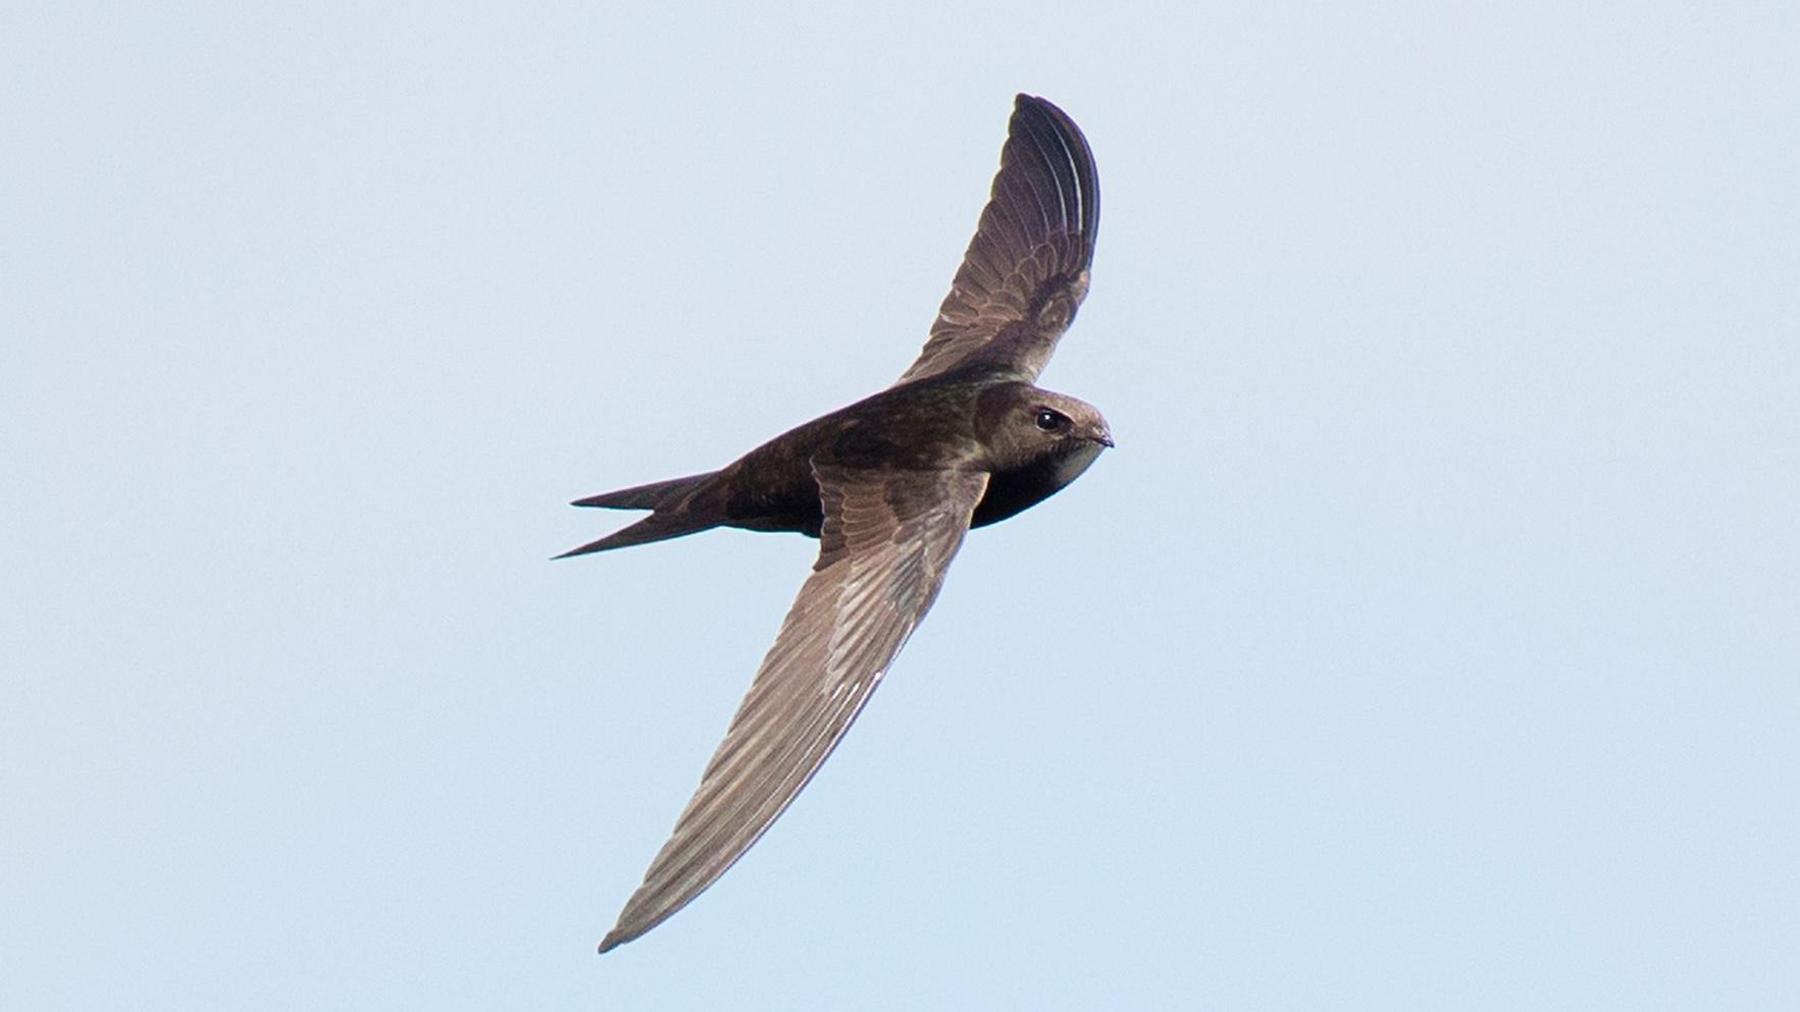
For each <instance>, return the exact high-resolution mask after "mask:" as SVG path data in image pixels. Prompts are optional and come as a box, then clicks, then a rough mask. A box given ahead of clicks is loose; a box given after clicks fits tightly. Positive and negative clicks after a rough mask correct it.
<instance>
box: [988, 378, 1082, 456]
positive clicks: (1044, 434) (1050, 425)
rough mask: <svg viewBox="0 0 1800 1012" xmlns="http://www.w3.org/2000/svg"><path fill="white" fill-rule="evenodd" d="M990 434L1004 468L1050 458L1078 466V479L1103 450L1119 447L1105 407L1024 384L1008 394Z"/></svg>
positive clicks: (990, 449) (991, 445) (991, 448)
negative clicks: (1107, 419)
mask: <svg viewBox="0 0 1800 1012" xmlns="http://www.w3.org/2000/svg"><path fill="white" fill-rule="evenodd" d="M999 408H1000V410H999V411H998V412H996V413H995V414H996V415H997V417H993V418H992V422H991V427H989V428H988V431H987V432H986V433H984V435H985V437H986V438H985V442H986V444H987V448H988V452H989V453H990V454H991V455H992V456H993V462H994V464H995V465H996V467H998V468H999V469H1002V470H1005V469H1011V468H1015V467H1022V466H1025V465H1028V464H1034V463H1039V462H1043V461H1049V460H1068V461H1070V462H1071V463H1072V464H1074V465H1075V467H1074V471H1073V473H1072V474H1070V475H1069V480H1073V478H1074V476H1075V475H1076V474H1080V473H1081V471H1082V470H1084V469H1085V468H1086V467H1087V465H1089V464H1091V463H1093V460H1094V458H1095V457H1097V456H1099V455H1100V451H1101V450H1103V449H1105V448H1107V447H1110V446H1112V445H1113V439H1112V430H1111V429H1109V428H1107V425H1106V419H1105V418H1103V417H1102V416H1101V414H1100V411H1099V409H1097V408H1095V407H1094V406H1093V405H1092V404H1089V403H1087V402H1086V401H1080V400H1076V399H1075V398H1073V397H1070V396H1068V395H1066V394H1059V393H1055V392H1053V391H1050V390H1040V389H1038V388H1037V387H1033V386H1028V385H1026V384H1020V385H1018V386H1017V387H1013V388H1012V389H1010V390H1008V391H1007V396H1006V398H1005V401H1004V403H1003V404H1001V405H999Z"/></svg>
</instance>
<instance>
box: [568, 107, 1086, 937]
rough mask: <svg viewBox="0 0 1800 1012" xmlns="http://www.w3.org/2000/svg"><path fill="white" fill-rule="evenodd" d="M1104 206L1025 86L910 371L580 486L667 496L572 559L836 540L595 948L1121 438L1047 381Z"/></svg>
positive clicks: (1059, 119) (645, 497) (696, 885)
mask: <svg viewBox="0 0 1800 1012" xmlns="http://www.w3.org/2000/svg"><path fill="white" fill-rule="evenodd" d="M1099 210H1100V191H1099V185H1098V180H1097V179H1096V177H1095V174H1094V162H1093V156H1092V154H1091V153H1090V152H1089V151H1088V147H1087V142H1086V141H1085V140H1084V139H1083V138H1082V136H1081V131H1080V130H1079V129H1077V128H1076V126H1075V124H1074V122H1073V121H1072V120H1070V119H1069V118H1068V116H1066V115H1064V114H1063V112H1062V110H1060V109H1058V108H1056V107H1055V106H1053V105H1051V104H1050V103H1049V102H1046V101H1044V100H1043V99H1040V98H1033V97H1031V96H1028V95H1020V96H1019V97H1018V100H1017V102H1016V103H1015V106H1014V110H1013V115H1012V122H1011V124H1010V127H1009V130H1008V134H1007V140H1006V146H1005V147H1004V148H1003V149H1002V150H1001V156H1000V171H999V174H998V175H996V176H995V178H994V186H993V192H992V195H991V197H990V199H989V201H988V205H987V207H986V209H985V210H983V211H982V214H981V223H980V225H979V226H978V227H977V230H976V233H975V238H974V239H973V240H972V241H971V242H970V243H969V249H968V252H967V253H966V254H965V255H964V257H963V264H962V268H961V269H960V270H958V271H957V273H956V279H955V281H954V282H953V284H952V286H951V290H950V295H949V296H948V297H947V298H946V299H945V300H944V303H943V305H942V307H941V308H940V309H939V311H938V318H937V321H936V323H934V324H933V325H932V328H931V336H930V338H929V339H928V340H927V341H926V343H925V348H924V350H923V352H922V353H921V354H920V355H919V358H918V360H917V361H916V362H914V363H913V365H912V367H911V368H909V369H908V370H907V371H906V372H905V373H904V374H903V375H902V376H901V377H900V380H899V381H898V382H897V383H896V384H895V385H894V386H891V387H889V388H888V389H886V390H883V391H882V392H880V393H877V394H875V395H873V396H871V397H868V398H865V399H863V400H861V401H858V402H856V403H855V404H852V405H850V406H849V407H846V408H842V409H840V410H838V411H834V412H832V413H830V414H828V415H825V416H823V417H821V418H817V419H814V420H813V421H810V422H807V423H806V424H804V425H802V426H800V427H798V428H796V429H793V430H791V431H789V432H786V433H783V434H782V435H780V436H777V437H775V438H774V439H772V440H770V441H769V442H767V443H764V444H763V445H761V446H759V447H757V448H756V449H754V450H751V451H750V452H749V453H747V454H745V455H744V456H743V457H741V458H739V459H738V460H737V461H735V462H734V463H732V464H730V465H728V466H726V467H725V468H723V469H721V470H718V471H713V472H709V473H707V474H698V475H692V476H690V477H687V478H676V479H673V480H670V481H661V482H655V483H653V484H649V485H640V486H637V487H635V488H628V489H622V490H620V491H617V492H608V493H604V494H601V495H596V496H591V497H589V498H586V499H580V500H577V501H576V503H575V505H577V506H601V507H607V508H611V509H648V510H652V511H653V512H652V513H651V514H650V515H649V516H647V517H644V518H643V519H641V520H639V521H638V522H637V523H634V524H632V525H630V526H628V527H625V528H623V529H622V530H619V531H617V532H615V533H613V534H611V535H608V536H607V537H604V538H601V539H600V540H598V541H594V542H591V543H589V544H586V545H583V546H582V547H580V548H576V549H574V550H572V551H569V552H566V553H564V555H563V556H558V558H563V557H566V556H571V555H584V554H587V553H590V552H598V551H604V550H607V549H611V548H622V547H625V546H627V545H636V544H643V543H645V542H650V541H660V540H663V539H665V538H673V537H679V536H681V535H683V534H692V533H694V532H696V531H703V530H707V529H710V528H713V527H721V526H723V527H741V528H746V529H749V530H757V531H797V532H800V533H803V534H806V535H809V536H812V537H816V538H818V539H819V558H818V561H817V562H815V563H814V564H813V572H812V575H811V576H810V577H808V578H807V581H806V583H805V585H804V586H802V587H801V588H800V594H799V596H798V597H797V598H795V600H794V604H793V607H792V608H791V609H790V610H789V611H788V615H787V619H786V620H785V621H784V622H783V623H782V626H781V632H780V633H779V634H778V635H777V636H776V638H775V645H774V646H773V647H771V648H770V649H769V653H768V656H766V657H764V658H763V662H762V667H761V668H760V669H758V671H757V673H756V678H755V680H754V681H753V682H752V683H751V686H750V692H749V694H748V695H746V696H745V697H744V701H743V703H742V704H741V705H740V706H739V708H738V712H737V715H736V716H734V717H733V718H732V721H731V727H730V729H729V730H727V732H726V734H725V740H724V742H723V743H721V744H720V746H719V749H718V751H717V752H716V753H714V755H713V758H712V761H711V762H710V763H708V764H707V767H706V773H705V774H704V775H703V776H702V777H701V780H700V787H699V789H698V790H697V791H695V793H694V796H693V798H692V799H691V800H690V801H689V802H688V806H687V808H686V810H684V811H683V812H682V813H681V817H680V818H679V819H677V820H676V823H675V830H674V833H673V834H672V835H671V836H670V838H669V841H668V843H667V844H665V845H664V846H663V849H662V851H661V852H660V853H658V854H657V855H656V858H655V860H653V861H652V862H651V864H650V870H649V871H648V872H647V873H646V874H645V876H644V882H643V884H642V885H641V886H639V887H638V890H637V891H636V892H635V893H634V894H633V895H632V897H631V899H630V900H629V901H628V902H627V903H626V905H625V909H624V911H623V912H622V913H621V914H620V915H619V921H618V924H617V925H616V926H615V927H614V928H613V930H612V931H611V932H610V933H608V934H607V936H606V938H605V939H604V940H603V941H602V942H601V943H600V951H602V952H605V951H606V950H608V949H611V948H613V947H614V946H617V945H620V944H623V943H625V942H628V941H630V940H632V939H633V938H636V937H638V936H639V935H642V934H643V933H644V932H646V931H649V930H650V929H651V928H653V927H655V926H656V925H657V924H660V923H661V922H662V921H663V920H665V919H666V918H668V917H669V916H670V915H671V914H673V913H674V912H675V911H677V910H679V909H681V907H682V906H684V905H686V904H687V903H688V901H690V900H692V899H693V898H694V897H695V896H697V895H699V893H700V892H701V891H702V890H704V889H705V888H706V887H707V886H709V885H711V884H712V883H713V882H714V881H716V880H717V879H718V877H719V876H720V875H722V874H724V872H725V870H726V869H727V868H729V867H730V866H731V864H732V863H733V862H734V861H736V860H737V859H738V858H739V857H741V856H742V855H743V853H744V852H745V851H746V850H748V849H749V848H750V846H751V845H752V844H754V843H755V842H756V840H757V838H758V837H760V836H761V835H762V834H763V832H764V831H765V830H767V829H768V828H769V826H770V824H771V823H773V822H774V821H775V819H776V818H777V817H778V816H779V815H780V814H781V813H782V811H783V810H784V809H786V808H787V806H788V804H789V803H790V802H792V801H793V799H794V797H795V796H796V795H798V794H799V793H800V789H801V788H803V787H804V786H806V783H807V781H808V780H810V779H811V778H812V776H813V774H814V773H816V772H817V771H818V769H819V766H820V765H821V764H822V763H823V762H824V761H825V757H826V756H828V755H830V754H831V750H832V749H833V748H834V747H835V746H836V745H837V743H838V740H839V739H841V738H842V737H843V735H844V732H845V731H846V730H848V729H849V727H850V724H851V722H852V721H854V720H855V719H856V715H857V713H858V712H860V711H861V709H862V707H863V704H864V703H866V702H867V701H868V698H869V694H870V693H872V692H873V691H874V690H875V686H876V685H877V684H879V682H880V681H881V678H882V676H883V675H884V674H886V673H887V669H888V665H889V664H890V663H892V661H893V659H894V656H895V655H896V654H897V653H899V651H900V647H901V646H902V645H903V644H904V643H905V642H906V638H907V637H908V636H910V635H911V634H912V631H913V629H914V628H916V627H917V626H918V624H919V620H920V619H922V618H923V617H924V615H925V612H926V610H927V609H928V608H930V607H931V602H932V600H933V599H935V598H936V597H937V592H938V588H939V586H940V585H941V584H942V582H943V577H944V572H945V570H946V569H947V568H948V567H949V565H950V560H951V558H952V557H953V556H955V554H956V551H957V549H958V548H959V547H961V545H962V541H963V535H964V534H965V533H966V532H967V531H968V530H969V528H971V527H980V526H982V525H984V524H990V523H994V522H996V521H999V520H1004V519H1006V518H1007V517H1009V516H1012V515H1014V514H1015V513H1018V512H1019V511H1021V510H1024V509H1026V508H1028V507H1030V506H1032V505H1034V504H1036V503H1038V502H1041V501H1042V500H1044V499H1045V498H1047V497H1048V496H1050V495H1052V494H1054V493H1055V492H1056V491H1057V490H1058V489H1061V488H1062V487H1063V486H1065V485H1067V484H1068V483H1069V482H1071V481H1074V480H1075V478H1077V477H1078V476H1080V474H1081V472H1082V471H1084V470H1086V469H1087V467H1088V465H1089V464H1091V463H1093V461H1094V459H1095V458H1096V457H1098V456H1099V454H1100V451H1101V449H1102V448H1104V447H1109V446H1111V445H1112V435H1111V433H1110V432H1109V431H1108V429H1107V426H1106V420H1105V419H1104V418H1102V417H1101V416H1100V413H1099V412H1098V411H1096V410H1095V409H1094V408H1093V407H1091V406H1090V405H1087V404H1084V403H1082V402H1081V401H1078V400H1076V399H1075V398H1073V397H1068V396H1065V395H1063V394H1057V393H1052V392H1050V391H1048V390H1041V389H1039V388H1037V387H1036V386H1034V385H1033V381H1034V380H1036V378H1037V375H1038V373H1039V372H1040V371H1041V370H1042V369H1043V367H1044V364H1045V363H1046V362H1048V361H1049V359H1050V354H1051V352H1052V351H1054V350H1055V348H1056V341H1057V339H1058V338H1060V337H1061V336H1062V334H1063V331H1064V330H1066V329H1067V328H1068V326H1069V323H1070V321H1072V320H1073V319H1074V316H1075V311H1076V309H1077V308H1078V307H1079V306H1080V304H1081V299H1082V296H1083V295H1085V294H1086V292H1087V286H1088V268H1089V265H1090V264H1091V263H1092V262H1093V254H1094V236H1095V229H1096V227H1097V225H1098V222H1099Z"/></svg>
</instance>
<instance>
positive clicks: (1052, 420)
mask: <svg viewBox="0 0 1800 1012" xmlns="http://www.w3.org/2000/svg"><path fill="white" fill-rule="evenodd" d="M1067 424H1069V419H1068V416H1066V415H1061V414H1058V413H1057V412H1055V411H1051V410H1050V409H1049V408H1044V409H1042V410H1040V411H1039V412H1038V413H1037V427H1038V428H1040V429H1043V430H1044V431H1045V432H1056V431H1057V430H1059V429H1061V428H1062V427H1063V426H1065V425H1067Z"/></svg>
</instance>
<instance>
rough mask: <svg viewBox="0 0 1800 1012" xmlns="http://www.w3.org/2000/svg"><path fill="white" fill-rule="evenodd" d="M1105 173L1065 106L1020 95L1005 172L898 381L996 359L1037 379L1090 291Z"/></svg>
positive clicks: (1006, 149)
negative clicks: (1101, 176) (915, 354)
mask: <svg viewBox="0 0 1800 1012" xmlns="http://www.w3.org/2000/svg"><path fill="white" fill-rule="evenodd" d="M1099 225H1100V181H1099V177H1098V176H1097V175H1096V174H1095V172H1094V156H1093V152H1091V151H1089V150H1088V146H1087V140H1086V139H1085V138H1084V137H1082V135H1081V130H1080V129H1079V128H1078V127H1076V126H1075V121H1074V120H1071V119H1070V118H1069V117H1068V116H1067V115H1066V114H1065V113H1064V112H1063V111H1062V110H1061V109H1058V108H1057V107H1056V106H1054V105H1051V104H1050V103H1049V102H1046V101H1044V100H1043V99H1041V98H1034V97H1032V96H1030V95H1020V96H1019V97H1018V99H1017V100H1016V101H1015V102H1014V105H1013V115H1012V122H1011V124H1010V125H1009V126H1008V128H1007V137H1006V146H1005V147H1004V148H1002V149H1001V151H1000V171H999V173H998V174H997V175H995V176H994V188H993V192H992V195H991V196H990V197H989V198H988V205H987V207H986V209H984V210H983V211H982V212H981V224H980V225H979V226H978V227H977V228H976V230H975V238H974V239H973V240H971V241H970V243H969V249H968V252H967V253H965V254H963V263H962V268H961V269H960V270H958V271H957V272H956V280H955V281H954V282H952V283H951V286H950V295H949V296H948V297H947V298H945V299H944V304H943V305H942V306H941V307H939V309H938V317H937V322H936V323H934V324H932V327H931V337H930V339H928V340H927V341H926V342H925V350H924V351H923V352H922V353H921V354H920V355H919V359H918V361H916V362H914V363H913V364H912V368H910V369H908V370H907V371H906V373H905V375H903V376H901V377H900V380H899V382H901V383H906V382H910V381H912V380H916V379H923V378H924V377H926V376H934V375H937V374H938V373H942V372H947V371H949V370H951V369H954V368H956V367H958V366H961V365H964V364H967V363H971V362H977V361H982V362H992V363H994V364H996V365H1000V366H1004V367H1008V368H1011V369H1014V370H1016V371H1017V372H1018V373H1020V374H1021V376H1022V377H1023V378H1024V379H1026V380H1032V381H1035V380H1036V379H1037V375H1038V373H1039V372H1041V371H1043V368H1044V364H1045V363H1047V362H1049V361H1050V354H1051V352H1053V351H1055V350H1056V341H1057V338H1060V337H1061V336H1062V334H1063V331H1065V330H1067V329H1068V328H1069V323H1070V322H1071V321H1073V320H1074V319H1075V310H1076V309H1077V308H1078V307H1079V306H1080V305H1081V299H1082V297H1083V296H1084V295H1086V294H1087V288H1088V268H1089V266H1090V265H1091V264H1092V263H1093V260H1094V237H1095V234H1096V232H1097V230H1098V228H1099Z"/></svg>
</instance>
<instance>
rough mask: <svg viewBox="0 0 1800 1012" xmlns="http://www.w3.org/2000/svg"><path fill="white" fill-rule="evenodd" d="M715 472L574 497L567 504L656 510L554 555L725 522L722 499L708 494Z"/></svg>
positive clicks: (631, 542) (636, 542) (675, 535)
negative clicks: (625, 525)
mask: <svg viewBox="0 0 1800 1012" xmlns="http://www.w3.org/2000/svg"><path fill="white" fill-rule="evenodd" d="M718 475H719V472H717V471H709V472H707V473H706V474H694V475H689V476H688V477H686V478H671V479H669V480H668V481H655V482H651V483H650V484H648V485H637V486H634V487H632V488H622V489H619V490H618V491H617V492H602V493H600V494H599V495H591V496H588V497H587V498H586V499H577V500H575V501H574V502H573V503H571V504H570V505H573V506H599V507H602V508H604V509H615V510H655V511H656V512H654V513H652V514H650V515H649V516H647V517H645V518H643V519H642V520H639V521H638V522H637V523H635V524H632V525H631V526H629V527H625V528H622V529H620V530H617V531H614V532H613V533H611V534H608V535H607V536H606V537H604V538H601V539H600V540H598V541H590V542H588V543H587V544H585V545H582V546H581V547H580V548H571V549H569V550H568V551H566V552H564V553H562V554H561V555H558V556H555V557H556V558H558V559H566V558H569V557H570V556H572V555H587V554H589V553H592V552H604V551H606V550H608V549H610V548H625V547H628V546H630V545H642V544H645V543H647V542H651V541H662V540H665V539H667V538H678V537H681V536H682V535H683V534H696V533H698V532H700V531H704V530H710V529H712V528H714V527H717V526H719V525H720V524H722V523H724V522H725V511H724V507H723V504H722V500H721V498H720V497H719V496H717V495H712V494H708V493H709V492H710V491H711V490H710V489H708V487H707V486H708V483H709V482H711V481H712V479H714V478H716V477H718Z"/></svg>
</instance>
